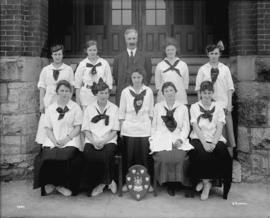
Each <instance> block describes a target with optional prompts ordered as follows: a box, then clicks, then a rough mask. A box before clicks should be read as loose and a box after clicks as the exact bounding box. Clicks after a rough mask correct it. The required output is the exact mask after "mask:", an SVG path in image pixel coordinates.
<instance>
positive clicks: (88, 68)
mask: <svg viewBox="0 0 270 218" xmlns="http://www.w3.org/2000/svg"><path fill="white" fill-rule="evenodd" d="M85 49H86V53H87V57H86V58H85V59H84V60H82V61H81V62H80V64H79V66H78V68H77V70H76V72H75V88H76V102H77V103H78V104H79V105H81V106H82V108H83V110H84V109H85V108H86V106H87V105H89V104H91V103H93V102H94V101H95V100H96V97H95V95H94V94H93V92H92V91H93V88H94V87H95V84H97V83H98V81H99V79H100V78H102V79H103V81H104V82H105V83H106V84H108V86H109V89H112V73H111V68H110V65H109V63H108V62H107V61H106V60H105V59H103V58H100V57H99V56H98V55H97V53H98V50H97V42H96V41H94V40H90V41H87V42H86V46H85Z"/></svg>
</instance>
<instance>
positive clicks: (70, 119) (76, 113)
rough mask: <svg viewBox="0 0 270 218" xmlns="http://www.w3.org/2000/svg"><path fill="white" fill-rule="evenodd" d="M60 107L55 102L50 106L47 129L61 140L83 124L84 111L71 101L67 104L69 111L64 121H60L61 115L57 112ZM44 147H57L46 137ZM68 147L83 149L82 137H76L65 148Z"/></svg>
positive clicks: (47, 112) (47, 115)
mask: <svg viewBox="0 0 270 218" xmlns="http://www.w3.org/2000/svg"><path fill="white" fill-rule="evenodd" d="M58 107H59V106H58V104H57V102H55V103H53V104H52V105H50V106H49V108H48V110H47V111H46V112H45V128H49V129H52V131H53V134H54V137H55V139H56V140H61V139H64V138H65V137H67V135H69V134H70V133H71V132H72V131H73V129H74V128H75V126H78V125H81V124H82V111H81V108H80V106H79V105H78V104H77V103H75V102H73V101H72V100H70V101H69V102H68V103H67V107H68V109H69V111H68V112H66V113H65V115H64V117H63V118H62V119H60V120H58V117H59V113H58V112H57V111H56V109H57V108H58ZM43 146H45V147H50V148H53V147H55V146H54V144H53V142H52V141H51V140H50V139H49V138H48V137H46V140H45V142H44V144H43ZM67 146H73V147H76V148H78V149H81V146H80V135H78V136H75V137H74V138H73V139H72V140H71V141H69V142H68V143H67V144H66V145H65V146H64V147H67Z"/></svg>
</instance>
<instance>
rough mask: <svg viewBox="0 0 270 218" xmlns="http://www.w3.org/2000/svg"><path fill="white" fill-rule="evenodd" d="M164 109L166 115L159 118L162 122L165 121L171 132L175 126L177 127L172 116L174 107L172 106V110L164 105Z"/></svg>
mask: <svg viewBox="0 0 270 218" xmlns="http://www.w3.org/2000/svg"><path fill="white" fill-rule="evenodd" d="M164 108H165V110H166V116H161V119H162V120H163V122H164V123H165V125H166V127H167V128H168V129H169V130H170V131H171V132H173V131H174V130H175V129H176V127H177V123H176V121H175V119H174V117H173V114H174V112H175V110H176V108H174V109H173V110H169V109H167V108H166V107H164Z"/></svg>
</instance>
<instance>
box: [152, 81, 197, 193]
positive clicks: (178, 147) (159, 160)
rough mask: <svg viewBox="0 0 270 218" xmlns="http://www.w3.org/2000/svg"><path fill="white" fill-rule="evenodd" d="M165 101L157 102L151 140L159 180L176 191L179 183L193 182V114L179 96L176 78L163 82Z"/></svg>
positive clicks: (170, 190) (156, 175) (169, 190)
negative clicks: (190, 156) (190, 158)
mask: <svg viewBox="0 0 270 218" xmlns="http://www.w3.org/2000/svg"><path fill="white" fill-rule="evenodd" d="M161 91H162V94H163V96H164V98H165V100H164V101H162V102H160V103H157V104H156V105H155V109H154V118H153V122H152V130H151V137H150V139H149V141H150V150H151V152H152V153H153V159H154V168H155V177H156V178H157V180H158V182H159V184H164V183H166V184H167V191H168V194H169V195H171V196H174V195H175V185H176V183H179V182H181V183H182V184H183V185H189V180H188V179H187V177H186V175H185V173H186V170H187V169H186V168H187V166H188V156H187V151H189V150H190V149H192V148H193V147H192V146H191V145H190V144H189V140H188V138H187V137H188V134H189V130H190V127H189V115H188V109H187V107H186V106H185V105H183V104H182V103H180V102H179V101H178V100H176V98H175V96H176V92H177V90H176V87H175V85H174V84H173V83H172V82H165V83H164V84H163V85H162V89H161Z"/></svg>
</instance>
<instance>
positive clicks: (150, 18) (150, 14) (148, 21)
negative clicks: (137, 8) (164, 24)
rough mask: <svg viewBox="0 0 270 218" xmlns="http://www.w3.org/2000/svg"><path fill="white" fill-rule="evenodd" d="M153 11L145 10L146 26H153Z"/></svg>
mask: <svg viewBox="0 0 270 218" xmlns="http://www.w3.org/2000/svg"><path fill="white" fill-rule="evenodd" d="M155 24H156V22H155V10H146V25H155Z"/></svg>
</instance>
